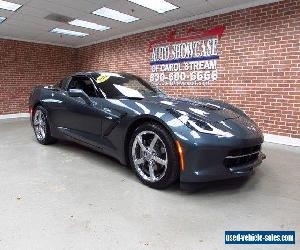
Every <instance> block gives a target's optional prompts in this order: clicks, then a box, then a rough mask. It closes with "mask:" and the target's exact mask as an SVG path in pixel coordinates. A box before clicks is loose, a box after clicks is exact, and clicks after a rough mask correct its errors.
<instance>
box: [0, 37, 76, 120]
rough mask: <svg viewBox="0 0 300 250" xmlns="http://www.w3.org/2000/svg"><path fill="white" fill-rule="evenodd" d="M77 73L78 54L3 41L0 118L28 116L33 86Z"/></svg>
mask: <svg viewBox="0 0 300 250" xmlns="http://www.w3.org/2000/svg"><path fill="white" fill-rule="evenodd" d="M74 71H76V50H75V49H72V48H64V47H59V46H51V45H42V44H35V43H27V42H19V41H12V40H3V39H0V114H8V113H20V112H28V97H29V94H30V92H31V90H32V88H33V86H36V85H39V84H46V83H56V82H57V81H58V80H60V79H62V78H63V77H64V76H65V75H67V74H70V73H73V72H74Z"/></svg>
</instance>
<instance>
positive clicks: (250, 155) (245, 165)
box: [180, 135, 266, 183]
mask: <svg viewBox="0 0 300 250" xmlns="http://www.w3.org/2000/svg"><path fill="white" fill-rule="evenodd" d="M203 137H204V138H201V140H198V142H194V143H190V142H187V141H181V144H182V148H183V150H184V166H185V167H184V170H183V171H181V175H180V181H181V182H182V183H197V182H208V181H214V180H222V179H230V178H235V177H242V176H248V175H251V174H252V173H253V170H254V169H255V168H256V167H257V166H258V165H260V164H261V163H262V161H263V159H265V158H266V156H265V154H263V153H262V152H261V144H262V143H263V137H262V136H257V137H253V138H244V139H238V138H218V137H213V136H209V135H203ZM205 137H207V138H205Z"/></svg>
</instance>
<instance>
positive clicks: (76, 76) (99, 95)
mask: <svg viewBox="0 0 300 250" xmlns="http://www.w3.org/2000/svg"><path fill="white" fill-rule="evenodd" d="M76 78H77V79H78V78H79V79H80V78H84V79H88V80H89V81H91V83H92V85H93V88H94V91H95V94H96V96H95V97H100V98H101V97H102V96H103V95H102V94H100V93H99V91H98V89H97V87H96V86H95V83H94V81H93V78H91V77H89V76H85V75H82V76H81V75H80V76H78V75H75V76H71V77H70V80H69V81H68V84H67V85H66V87H65V90H66V91H69V86H70V83H71V82H72V80H73V79H76ZM86 94H87V93H86ZM89 97H90V98H93V97H91V96H89Z"/></svg>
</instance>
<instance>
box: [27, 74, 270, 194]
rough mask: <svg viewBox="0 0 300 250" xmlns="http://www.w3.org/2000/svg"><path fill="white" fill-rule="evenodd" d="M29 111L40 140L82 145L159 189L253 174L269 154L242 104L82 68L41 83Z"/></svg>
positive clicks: (258, 130) (137, 78)
mask: <svg viewBox="0 0 300 250" xmlns="http://www.w3.org/2000/svg"><path fill="white" fill-rule="evenodd" d="M29 108H30V113H31V124H32V126H33V129H34V133H35V136H36V139H37V141H38V142H39V143H41V144H44V145H46V144H51V143H54V142H55V141H56V140H57V139H66V140H71V141H74V142H77V143H80V144H83V145H85V146H87V147H90V148H92V149H94V150H96V151H99V152H102V153H104V154H107V155H110V156H112V157H114V158H116V159H117V160H118V161H119V162H120V163H121V164H124V165H130V166H131V167H132V169H133V171H134V172H135V174H136V175H137V177H138V178H139V179H140V180H141V182H142V183H144V184H146V185H148V186H149V187H152V188H156V189H163V188H166V187H168V186H170V185H171V184H172V183H174V182H175V181H176V180H178V179H179V180H180V183H181V184H183V185H187V184H195V183H199V182H207V181H212V180H218V179H227V178H233V177H241V176H248V175H250V174H251V173H252V172H253V170H254V168H255V167H257V166H258V165H259V164H261V162H262V160H263V159H264V158H265V155H264V154H263V153H262V152H261V145H262V143H263V135H262V132H261V131H260V129H259V128H258V127H257V126H256V124H255V123H254V122H253V121H252V120H251V119H250V118H249V117H248V116H247V115H246V114H245V113H244V112H243V111H241V110H240V109H238V108H236V107H235V106H233V105H230V104H227V103H225V102H222V101H218V100H211V99H204V98H199V99H196V100H192V99H185V98H174V97H170V96H167V95H166V94H164V93H163V92H162V91H160V90H159V89H158V88H157V87H155V86H152V85H151V84H150V83H147V82H146V81H145V80H143V79H141V78H140V77H137V76H134V75H131V74H125V73H120V74H119V73H109V72H85V73H77V74H74V75H71V76H68V77H66V78H64V79H63V80H62V81H60V82H59V83H57V84H55V85H49V86H38V87H35V88H34V90H33V92H32V94H31V96H30V100H29Z"/></svg>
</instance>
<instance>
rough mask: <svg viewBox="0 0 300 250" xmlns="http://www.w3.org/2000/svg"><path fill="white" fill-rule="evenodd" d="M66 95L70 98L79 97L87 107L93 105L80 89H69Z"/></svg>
mask: <svg viewBox="0 0 300 250" xmlns="http://www.w3.org/2000/svg"><path fill="white" fill-rule="evenodd" d="M68 93H69V96H70V97H81V98H82V99H83V100H84V101H85V102H86V104H87V105H89V106H92V105H93V102H92V100H91V99H90V97H89V96H88V95H87V94H86V93H85V92H84V91H83V90H82V89H69V90H68Z"/></svg>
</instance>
